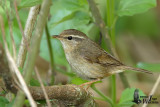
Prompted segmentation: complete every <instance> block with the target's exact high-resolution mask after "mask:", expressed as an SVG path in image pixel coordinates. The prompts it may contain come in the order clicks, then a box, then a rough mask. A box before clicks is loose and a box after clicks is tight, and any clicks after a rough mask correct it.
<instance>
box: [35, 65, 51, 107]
mask: <svg viewBox="0 0 160 107" xmlns="http://www.w3.org/2000/svg"><path fill="white" fill-rule="evenodd" d="M35 73H36V76H37V78H38V80H39V82H40V85H41V88H42V91H43V93H44V97H45V99H46V102H47V105H48V107H52V106H51V103H50V101H49V98H48V95H47V93H46V89H45V87H44V85H43V83H42V80H41V77H40V75H39V73H38V70H37V68H36V67H35Z"/></svg>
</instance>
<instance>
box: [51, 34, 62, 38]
mask: <svg viewBox="0 0 160 107" xmlns="http://www.w3.org/2000/svg"><path fill="white" fill-rule="evenodd" d="M52 38H56V39H60V38H62V37H61V36H60V35H52Z"/></svg>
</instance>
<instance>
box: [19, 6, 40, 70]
mask: <svg viewBox="0 0 160 107" xmlns="http://www.w3.org/2000/svg"><path fill="white" fill-rule="evenodd" d="M39 10H40V6H39V5H37V6H34V7H31V8H30V11H29V15H28V19H27V22H26V26H25V30H24V36H23V37H22V41H21V45H20V48H19V53H18V57H17V66H18V67H21V68H23V65H24V62H25V59H26V54H27V49H28V46H29V43H30V38H31V36H32V32H33V29H34V25H35V23H36V19H37V16H38V13H39Z"/></svg>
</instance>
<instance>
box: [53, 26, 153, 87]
mask: <svg viewBox="0 0 160 107" xmlns="http://www.w3.org/2000/svg"><path fill="white" fill-rule="evenodd" d="M52 37H53V38H56V39H58V40H60V42H61V43H62V47H63V49H64V53H65V56H66V59H67V61H68V63H69V64H70V66H71V68H72V70H73V71H74V72H76V74H77V75H78V76H79V77H81V78H82V79H85V80H89V81H90V82H88V83H86V84H92V83H94V82H96V81H100V80H101V79H103V78H105V77H108V76H111V75H113V74H116V73H120V72H123V71H125V70H132V71H140V72H145V73H149V74H152V73H151V72H150V71H148V70H145V69H140V68H134V67H131V66H127V65H125V64H123V63H122V62H121V61H119V60H118V59H116V58H115V57H114V56H112V55H111V54H109V53H107V52H106V51H105V50H104V49H102V48H101V47H100V46H99V45H98V44H97V43H96V42H94V41H92V40H91V39H89V38H88V37H87V35H86V34H84V33H83V32H81V31H79V30H76V29H67V30H64V31H63V32H62V33H60V34H59V35H54V36H52ZM86 84H85V85H86Z"/></svg>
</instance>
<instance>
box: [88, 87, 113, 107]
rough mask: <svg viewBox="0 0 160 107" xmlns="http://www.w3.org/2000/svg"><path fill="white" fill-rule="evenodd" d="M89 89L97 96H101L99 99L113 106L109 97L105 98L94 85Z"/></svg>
mask: <svg viewBox="0 0 160 107" xmlns="http://www.w3.org/2000/svg"><path fill="white" fill-rule="evenodd" d="M91 88H92V89H93V90H94V91H95V92H96V93H97V94H98V95H99V96H101V97H102V98H103V100H105V101H107V102H108V103H109V104H110V105H111V106H113V102H112V100H111V99H110V98H109V97H107V96H105V95H104V94H103V93H102V92H100V91H99V90H98V89H97V88H96V87H95V85H94V84H93V85H92V86H91Z"/></svg>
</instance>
